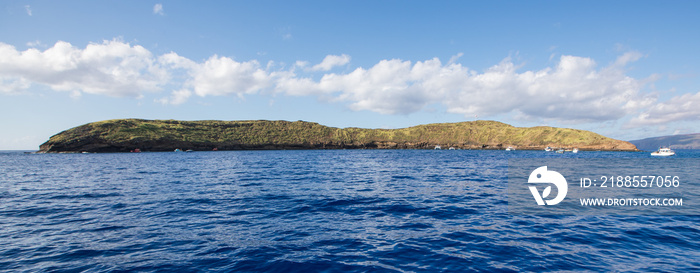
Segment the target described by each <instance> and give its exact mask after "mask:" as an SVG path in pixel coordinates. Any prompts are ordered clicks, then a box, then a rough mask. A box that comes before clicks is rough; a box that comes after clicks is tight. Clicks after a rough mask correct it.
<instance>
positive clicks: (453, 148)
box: [448, 147, 456, 150]
mask: <svg viewBox="0 0 700 273" xmlns="http://www.w3.org/2000/svg"><path fill="white" fill-rule="evenodd" d="M448 150H456V149H455V147H450V148H449V149H448Z"/></svg>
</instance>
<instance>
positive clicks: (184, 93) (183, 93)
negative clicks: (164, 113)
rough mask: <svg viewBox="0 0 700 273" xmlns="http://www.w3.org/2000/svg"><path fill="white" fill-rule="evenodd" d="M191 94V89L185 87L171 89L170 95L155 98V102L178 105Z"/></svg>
mask: <svg viewBox="0 0 700 273" xmlns="http://www.w3.org/2000/svg"><path fill="white" fill-rule="evenodd" d="M191 96H192V91H190V90H187V89H181V90H177V91H173V92H172V94H171V95H170V97H167V98H161V99H157V100H156V102H160V103H162V104H172V105H180V104H183V103H185V102H186V101H187V99H189V98H190V97H191Z"/></svg>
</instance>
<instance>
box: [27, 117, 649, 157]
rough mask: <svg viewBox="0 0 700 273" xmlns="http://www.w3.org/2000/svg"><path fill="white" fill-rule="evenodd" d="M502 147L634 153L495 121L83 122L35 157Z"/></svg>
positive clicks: (584, 137) (578, 134) (610, 143)
mask: <svg viewBox="0 0 700 273" xmlns="http://www.w3.org/2000/svg"><path fill="white" fill-rule="evenodd" d="M436 145H440V146H441V147H442V148H443V149H448V148H449V147H454V148H456V149H505V148H506V147H508V146H512V147H514V148H516V149H520V150H540V149H544V148H545V147H547V146H550V147H556V148H565V149H571V148H578V149H580V150H604V151H636V150H637V149H636V147H635V146H634V145H632V144H631V143H629V142H625V141H620V140H615V139H610V138H607V137H604V136H601V135H598V134H595V133H592V132H588V131H583V130H575V129H566V128H553V127H531V128H518V127H513V126H511V125H508V124H504V123H500V122H495V121H474V122H460V123H439V124H427V125H419V126H414V127H409V128H403V129H362V128H343V129H341V128H333V127H327V126H323V125H320V124H317V123H312V122H303V121H296V122H289V121H265V120H260V121H176V120H139V119H120V120H107V121H100V122H94V123H89V124H85V125H82V126H78V127H75V128H71V129H68V130H66V131H63V132H61V133H58V134H56V135H54V136H52V137H51V138H50V139H49V140H48V141H46V142H45V143H44V144H42V145H41V146H40V152H48V153H51V152H129V151H132V150H135V149H139V150H141V151H172V150H175V149H182V150H188V149H191V150H196V151H197V150H201V151H205V150H206V151H208V150H214V149H216V150H273V149H275V150H278V149H279V150H281V149H433V148H434V147H435V146H436Z"/></svg>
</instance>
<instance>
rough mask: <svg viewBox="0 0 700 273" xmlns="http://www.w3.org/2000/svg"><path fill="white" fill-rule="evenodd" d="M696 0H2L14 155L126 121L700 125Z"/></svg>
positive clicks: (0, 57)
mask: <svg viewBox="0 0 700 273" xmlns="http://www.w3.org/2000/svg"><path fill="white" fill-rule="evenodd" d="M697 10H700V2H697V1H673V2H658V1H480V2H477V1H301V2H292V1H204V2H200V1H167V2H164V1H3V2H0V13H2V16H0V114H1V115H0V125H1V126H2V128H3V129H2V130H1V131H0V150H4V149H30V150H31V149H37V148H38V146H39V144H41V143H42V142H44V141H46V140H47V139H48V138H49V137H50V136H51V135H53V134H55V133H58V132H60V131H61V130H64V129H68V128H70V127H74V126H78V125H81V124H85V123H88V122H93V121H99V120H105V119H115V118H145V119H182V120H201V119H217V120H247V119H269V120H278V119H281V120H292V121H294V120H306V121H314V122H318V123H321V124H324V125H328V126H335V127H351V126H352V127H365V128H402V127H408V126H413V125H418V124H425V123H437V122H459V121H472V120H476V119H489V120H498V121H502V122H505V123H509V124H512V125H514V126H537V125H550V126H560V127H569V128H577V129H585V130H591V131H594V132H597V133H600V134H603V135H605V136H609V137H614V138H618V139H624V140H631V139H638V138H645V137H651V136H659V135H668V134H679V133H680V134H682V133H697V132H700V130H698V128H699V127H700V126H699V125H700V122H698V118H699V117H700V54H697V51H698V48H700V35H698V28H699V27H700V17H698V16H697V14H696V12H697Z"/></svg>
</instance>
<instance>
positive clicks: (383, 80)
mask: <svg viewBox="0 0 700 273" xmlns="http://www.w3.org/2000/svg"><path fill="white" fill-rule="evenodd" d="M457 56H459V55H457ZM635 58H637V57H635V56H634V55H627V56H625V55H623V57H621V58H620V59H619V60H621V61H618V62H616V63H615V65H613V66H610V67H605V68H602V69H597V68H596V63H595V61H593V60H592V59H589V58H582V57H576V56H562V57H561V58H560V60H559V62H558V64H557V65H556V67H553V68H545V69H542V70H539V71H524V72H522V73H518V72H517V71H516V70H517V66H516V65H515V64H514V63H512V61H511V60H510V59H505V60H504V61H502V62H501V63H499V64H497V65H495V66H493V67H491V68H489V69H488V70H486V71H485V72H483V73H478V72H476V71H473V70H469V69H468V68H466V67H464V66H462V65H461V64H457V63H454V61H455V60H454V59H452V60H451V62H449V63H448V64H447V65H443V64H442V63H441V62H440V60H439V59H437V58H435V59H431V60H427V61H424V62H416V63H415V64H412V63H411V62H410V61H403V60H396V59H395V60H382V61H380V62H379V63H377V64H376V65H374V66H373V67H372V68H370V69H363V68H357V69H355V70H354V71H352V72H350V73H347V74H335V73H331V74H326V75H324V76H323V77H322V78H321V79H320V80H319V81H313V80H311V79H310V78H300V77H298V76H297V75H288V76H289V77H286V78H282V79H280V80H279V82H278V84H277V86H276V89H277V92H282V93H287V94H289V95H322V96H330V97H331V99H330V100H332V101H344V102H348V103H349V107H350V108H351V109H353V110H369V111H374V112H378V113H383V114H408V113H414V112H417V111H421V110H423V109H424V107H425V106H426V105H430V104H435V103H440V104H443V105H444V106H445V107H446V109H447V111H448V112H451V113H459V114H464V115H465V116H469V117H471V116H474V115H479V116H482V117H486V116H494V115H499V114H506V113H511V112H512V113H518V114H519V115H520V116H522V117H535V118H547V119H557V120H564V121H574V122H586V121H603V120H615V119H619V118H621V117H623V116H625V115H626V114H628V113H629V112H631V111H634V110H636V109H639V108H640V107H643V106H645V105H648V104H649V103H650V102H649V98H647V97H644V96H641V95H640V93H639V91H640V89H641V87H642V85H643V84H642V83H640V81H638V80H636V79H634V78H631V77H628V76H626V75H625V74H624V70H623V67H620V66H619V65H621V64H625V63H628V62H631V61H633V60H634V59H635Z"/></svg>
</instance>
